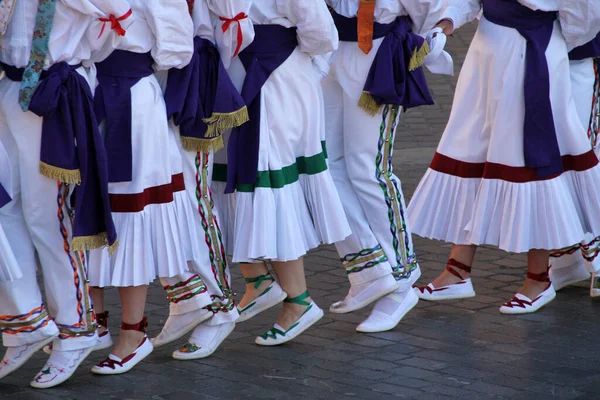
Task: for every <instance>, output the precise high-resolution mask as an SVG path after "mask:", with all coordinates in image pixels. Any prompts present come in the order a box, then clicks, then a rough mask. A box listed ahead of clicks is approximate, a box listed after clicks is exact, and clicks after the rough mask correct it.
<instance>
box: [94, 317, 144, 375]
mask: <svg viewBox="0 0 600 400" xmlns="http://www.w3.org/2000/svg"><path fill="white" fill-rule="evenodd" d="M147 327H148V320H147V319H146V317H144V318H143V319H142V320H141V321H140V322H139V323H137V324H134V325H130V324H126V323H124V322H123V323H122V324H121V329H122V330H124V331H138V332H143V333H144V338H143V339H142V341H141V342H140V344H139V345H138V347H137V348H136V349H135V350H134V351H133V352H132V353H131V354H130V355H128V356H127V357H125V358H123V359H121V358H119V357H117V356H115V355H114V354H112V353H111V354H110V355H109V356H108V358H107V359H106V360H104V361H102V362H101V363H100V364H98V365H96V366H95V367H94V368H92V372H93V373H94V374H98V375H118V374H124V373H125V372H128V371H129V370H131V369H132V368H133V367H135V366H136V365H137V364H138V363H139V362H140V361H142V360H143V359H144V358H146V357H147V356H148V355H149V354H150V353H152V350H154V347H153V346H152V343H150V340H149V339H148V336H146V335H145V333H146V328H147Z"/></svg>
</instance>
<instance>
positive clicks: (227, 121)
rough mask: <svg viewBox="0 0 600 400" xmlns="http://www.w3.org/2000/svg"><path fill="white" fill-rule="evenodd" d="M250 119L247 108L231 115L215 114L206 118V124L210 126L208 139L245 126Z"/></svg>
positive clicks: (207, 134)
mask: <svg viewBox="0 0 600 400" xmlns="http://www.w3.org/2000/svg"><path fill="white" fill-rule="evenodd" d="M249 119H250V117H249V116H248V108H247V107H246V106H244V107H242V108H240V109H239V110H237V111H234V112H230V113H214V114H213V115H211V116H210V117H209V118H204V123H205V124H206V125H208V131H207V132H206V137H209V138H213V137H216V136H219V135H222V134H223V132H225V131H226V130H227V129H230V128H236V127H238V126H240V125H243V124H244V123H246V122H248V120H249Z"/></svg>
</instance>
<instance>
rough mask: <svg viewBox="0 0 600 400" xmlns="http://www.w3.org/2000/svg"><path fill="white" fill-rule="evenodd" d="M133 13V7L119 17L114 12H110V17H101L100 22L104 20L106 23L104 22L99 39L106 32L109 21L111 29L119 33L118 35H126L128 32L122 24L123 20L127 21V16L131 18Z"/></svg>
mask: <svg viewBox="0 0 600 400" xmlns="http://www.w3.org/2000/svg"><path fill="white" fill-rule="evenodd" d="M132 13H133V11H132V10H131V9H129V11H127V12H126V13H125V14H123V15H122V16H120V17H119V18H117V17H116V16H114V15H113V14H110V16H109V17H108V18H100V22H104V23H103V24H102V29H101V30H100V34H99V35H98V39H100V37H101V36H102V34H104V28H106V23H107V22H110V29H112V30H114V31H115V32H116V33H117V35H119V36H125V33H126V32H125V29H123V27H122V26H121V21H125V20H126V19H127V18H129V17H130V16H131V14H132Z"/></svg>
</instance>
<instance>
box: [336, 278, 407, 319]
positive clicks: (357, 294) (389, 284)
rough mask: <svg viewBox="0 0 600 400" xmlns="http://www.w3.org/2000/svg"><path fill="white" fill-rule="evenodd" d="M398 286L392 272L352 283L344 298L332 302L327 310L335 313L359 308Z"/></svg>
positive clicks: (343, 312)
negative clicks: (359, 282)
mask: <svg viewBox="0 0 600 400" xmlns="http://www.w3.org/2000/svg"><path fill="white" fill-rule="evenodd" d="M399 287H400V282H398V281H396V278H394V277H393V276H392V274H389V275H385V276H382V277H380V278H377V279H374V280H372V281H369V282H365V283H361V284H358V285H352V286H351V287H350V291H349V292H348V294H347V295H346V298H345V299H344V300H342V301H338V302H336V303H333V304H332V305H331V307H329V311H330V312H332V313H336V314H345V313H349V312H352V311H356V310H360V309H361V308H364V307H366V306H368V305H369V304H371V303H373V302H374V301H377V300H379V299H380V298H382V297H384V296H387V295H388V294H390V293H392V292H393V291H395V290H397V289H398V288H399Z"/></svg>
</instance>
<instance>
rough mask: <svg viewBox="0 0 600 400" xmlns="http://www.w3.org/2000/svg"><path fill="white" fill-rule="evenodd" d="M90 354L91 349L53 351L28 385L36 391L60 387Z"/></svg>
mask: <svg viewBox="0 0 600 400" xmlns="http://www.w3.org/2000/svg"><path fill="white" fill-rule="evenodd" d="M91 352H92V347H88V348H85V349H79V350H68V351H58V350H55V351H53V352H52V354H51V355H50V358H49V359H48V362H46V365H44V368H42V370H41V371H40V372H39V373H38V374H37V375H36V377H35V378H34V379H33V381H31V383H30V384H29V385H30V386H31V387H33V388H36V389H47V388H51V387H54V386H58V385H60V384H61V383H63V382H65V381H66V380H68V379H69V378H70V377H71V376H73V374H74V373H75V371H76V370H77V368H78V367H79V365H80V364H81V363H82V362H83V360H85V359H86V357H87V356H89V355H90V353H91Z"/></svg>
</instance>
